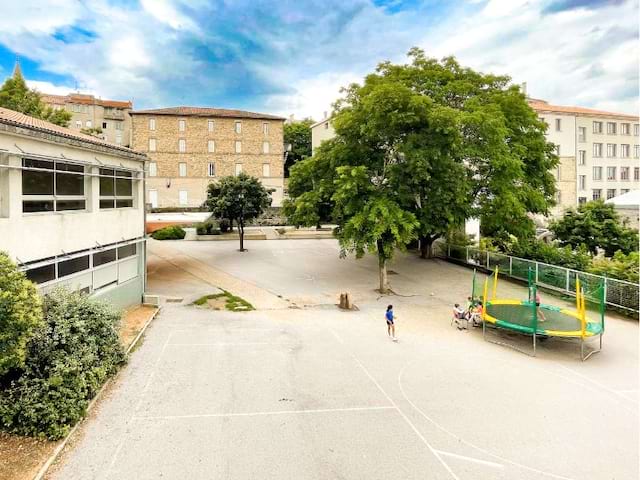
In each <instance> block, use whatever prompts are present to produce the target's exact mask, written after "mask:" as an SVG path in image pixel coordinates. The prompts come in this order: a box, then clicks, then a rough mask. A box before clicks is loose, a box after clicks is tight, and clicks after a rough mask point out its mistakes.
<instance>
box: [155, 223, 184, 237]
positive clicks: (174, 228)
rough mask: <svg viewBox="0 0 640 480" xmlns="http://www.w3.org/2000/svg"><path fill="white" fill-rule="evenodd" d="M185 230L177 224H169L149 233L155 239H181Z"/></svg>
mask: <svg viewBox="0 0 640 480" xmlns="http://www.w3.org/2000/svg"><path fill="white" fill-rule="evenodd" d="M186 234H187V232H185V231H184V229H183V228H182V227H179V226H178V225H170V226H168V227H164V228H161V229H159V230H156V231H155V232H153V233H152V234H151V236H152V237H153V238H154V239H155V240H182V239H183V238H184V236H185V235H186Z"/></svg>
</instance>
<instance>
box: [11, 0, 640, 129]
mask: <svg viewBox="0 0 640 480" xmlns="http://www.w3.org/2000/svg"><path fill="white" fill-rule="evenodd" d="M43 4H46V8H43V6H42V5H43ZM637 19H638V0H627V1H622V0H620V1H616V0H610V1H602V0H540V1H535V0H469V1H440V2H438V1H434V0H407V1H403V0H353V1H345V0H323V1H319V0H297V1H296V0H279V1H278V0H265V1H261V0H219V1H211V0H137V1H127V0H83V1H79V0H48V1H47V2H43V1H41V0H21V1H20V2H10V3H8V4H5V5H3V12H2V17H1V18H0V77H4V76H7V75H9V74H10V73H11V71H12V68H13V64H14V61H15V58H16V55H18V56H19V57H20V59H21V65H22V68H23V71H24V73H25V76H26V77H27V79H28V80H29V82H30V84H31V85H32V86H35V87H36V88H38V89H39V90H40V91H42V92H48V93H67V92H69V91H73V90H75V89H76V88H78V89H79V90H81V91H83V92H90V93H94V94H96V95H99V96H101V97H103V98H112V99H129V100H133V101H134V104H135V107H136V108H152V107H165V106H173V105H199V106H217V107H229V108H242V109H248V110H256V111H263V112H271V113H278V114H282V115H287V116H288V115H290V114H295V116H296V117H304V116H312V117H314V118H316V119H318V118H320V117H321V116H322V113H323V111H326V110H330V109H331V104H332V102H333V101H335V99H336V98H337V97H338V96H339V89H340V87H341V86H345V85H348V84H349V83H351V82H358V81H361V79H362V78H363V76H364V75H365V74H366V73H368V72H370V71H372V70H373V69H374V68H375V66H376V64H377V63H378V62H381V61H384V60H392V61H396V62H401V61H404V58H405V57H404V56H405V54H406V52H407V51H408V50H409V48H411V47H413V46H419V47H421V48H423V49H424V50H425V51H426V52H427V54H428V55H430V56H434V57H437V58H440V57H443V56H446V55H455V56H456V57H458V59H459V60H460V61H461V62H462V63H463V64H465V65H467V66H470V67H473V68H477V69H480V70H482V71H486V72H494V73H500V74H508V75H510V76H511V77H512V78H513V81H514V82H517V83H522V82H527V89H528V92H529V94H530V95H531V96H534V97H537V98H544V99H546V100H549V101H551V102H554V103H559V104H567V105H569V104H572V105H581V106H587V107H594V108H601V109H607V110H613V111H621V112H629V113H634V112H637V109H638V22H637Z"/></svg>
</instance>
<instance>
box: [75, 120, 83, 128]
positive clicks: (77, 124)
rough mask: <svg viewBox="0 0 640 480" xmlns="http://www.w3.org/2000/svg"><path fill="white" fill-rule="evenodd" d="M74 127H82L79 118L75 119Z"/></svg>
mask: <svg viewBox="0 0 640 480" xmlns="http://www.w3.org/2000/svg"><path fill="white" fill-rule="evenodd" d="M76 128H82V122H81V121H80V120H76Z"/></svg>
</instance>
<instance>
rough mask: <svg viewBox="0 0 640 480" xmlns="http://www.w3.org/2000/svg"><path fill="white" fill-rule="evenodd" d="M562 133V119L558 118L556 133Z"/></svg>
mask: <svg viewBox="0 0 640 480" xmlns="http://www.w3.org/2000/svg"><path fill="white" fill-rule="evenodd" d="M560 131H562V119H561V118H556V132H560Z"/></svg>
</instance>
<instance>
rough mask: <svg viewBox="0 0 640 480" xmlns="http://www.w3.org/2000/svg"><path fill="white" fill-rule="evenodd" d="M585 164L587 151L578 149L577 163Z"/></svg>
mask: <svg viewBox="0 0 640 480" xmlns="http://www.w3.org/2000/svg"><path fill="white" fill-rule="evenodd" d="M586 164H587V151H586V150H578V165H586Z"/></svg>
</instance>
